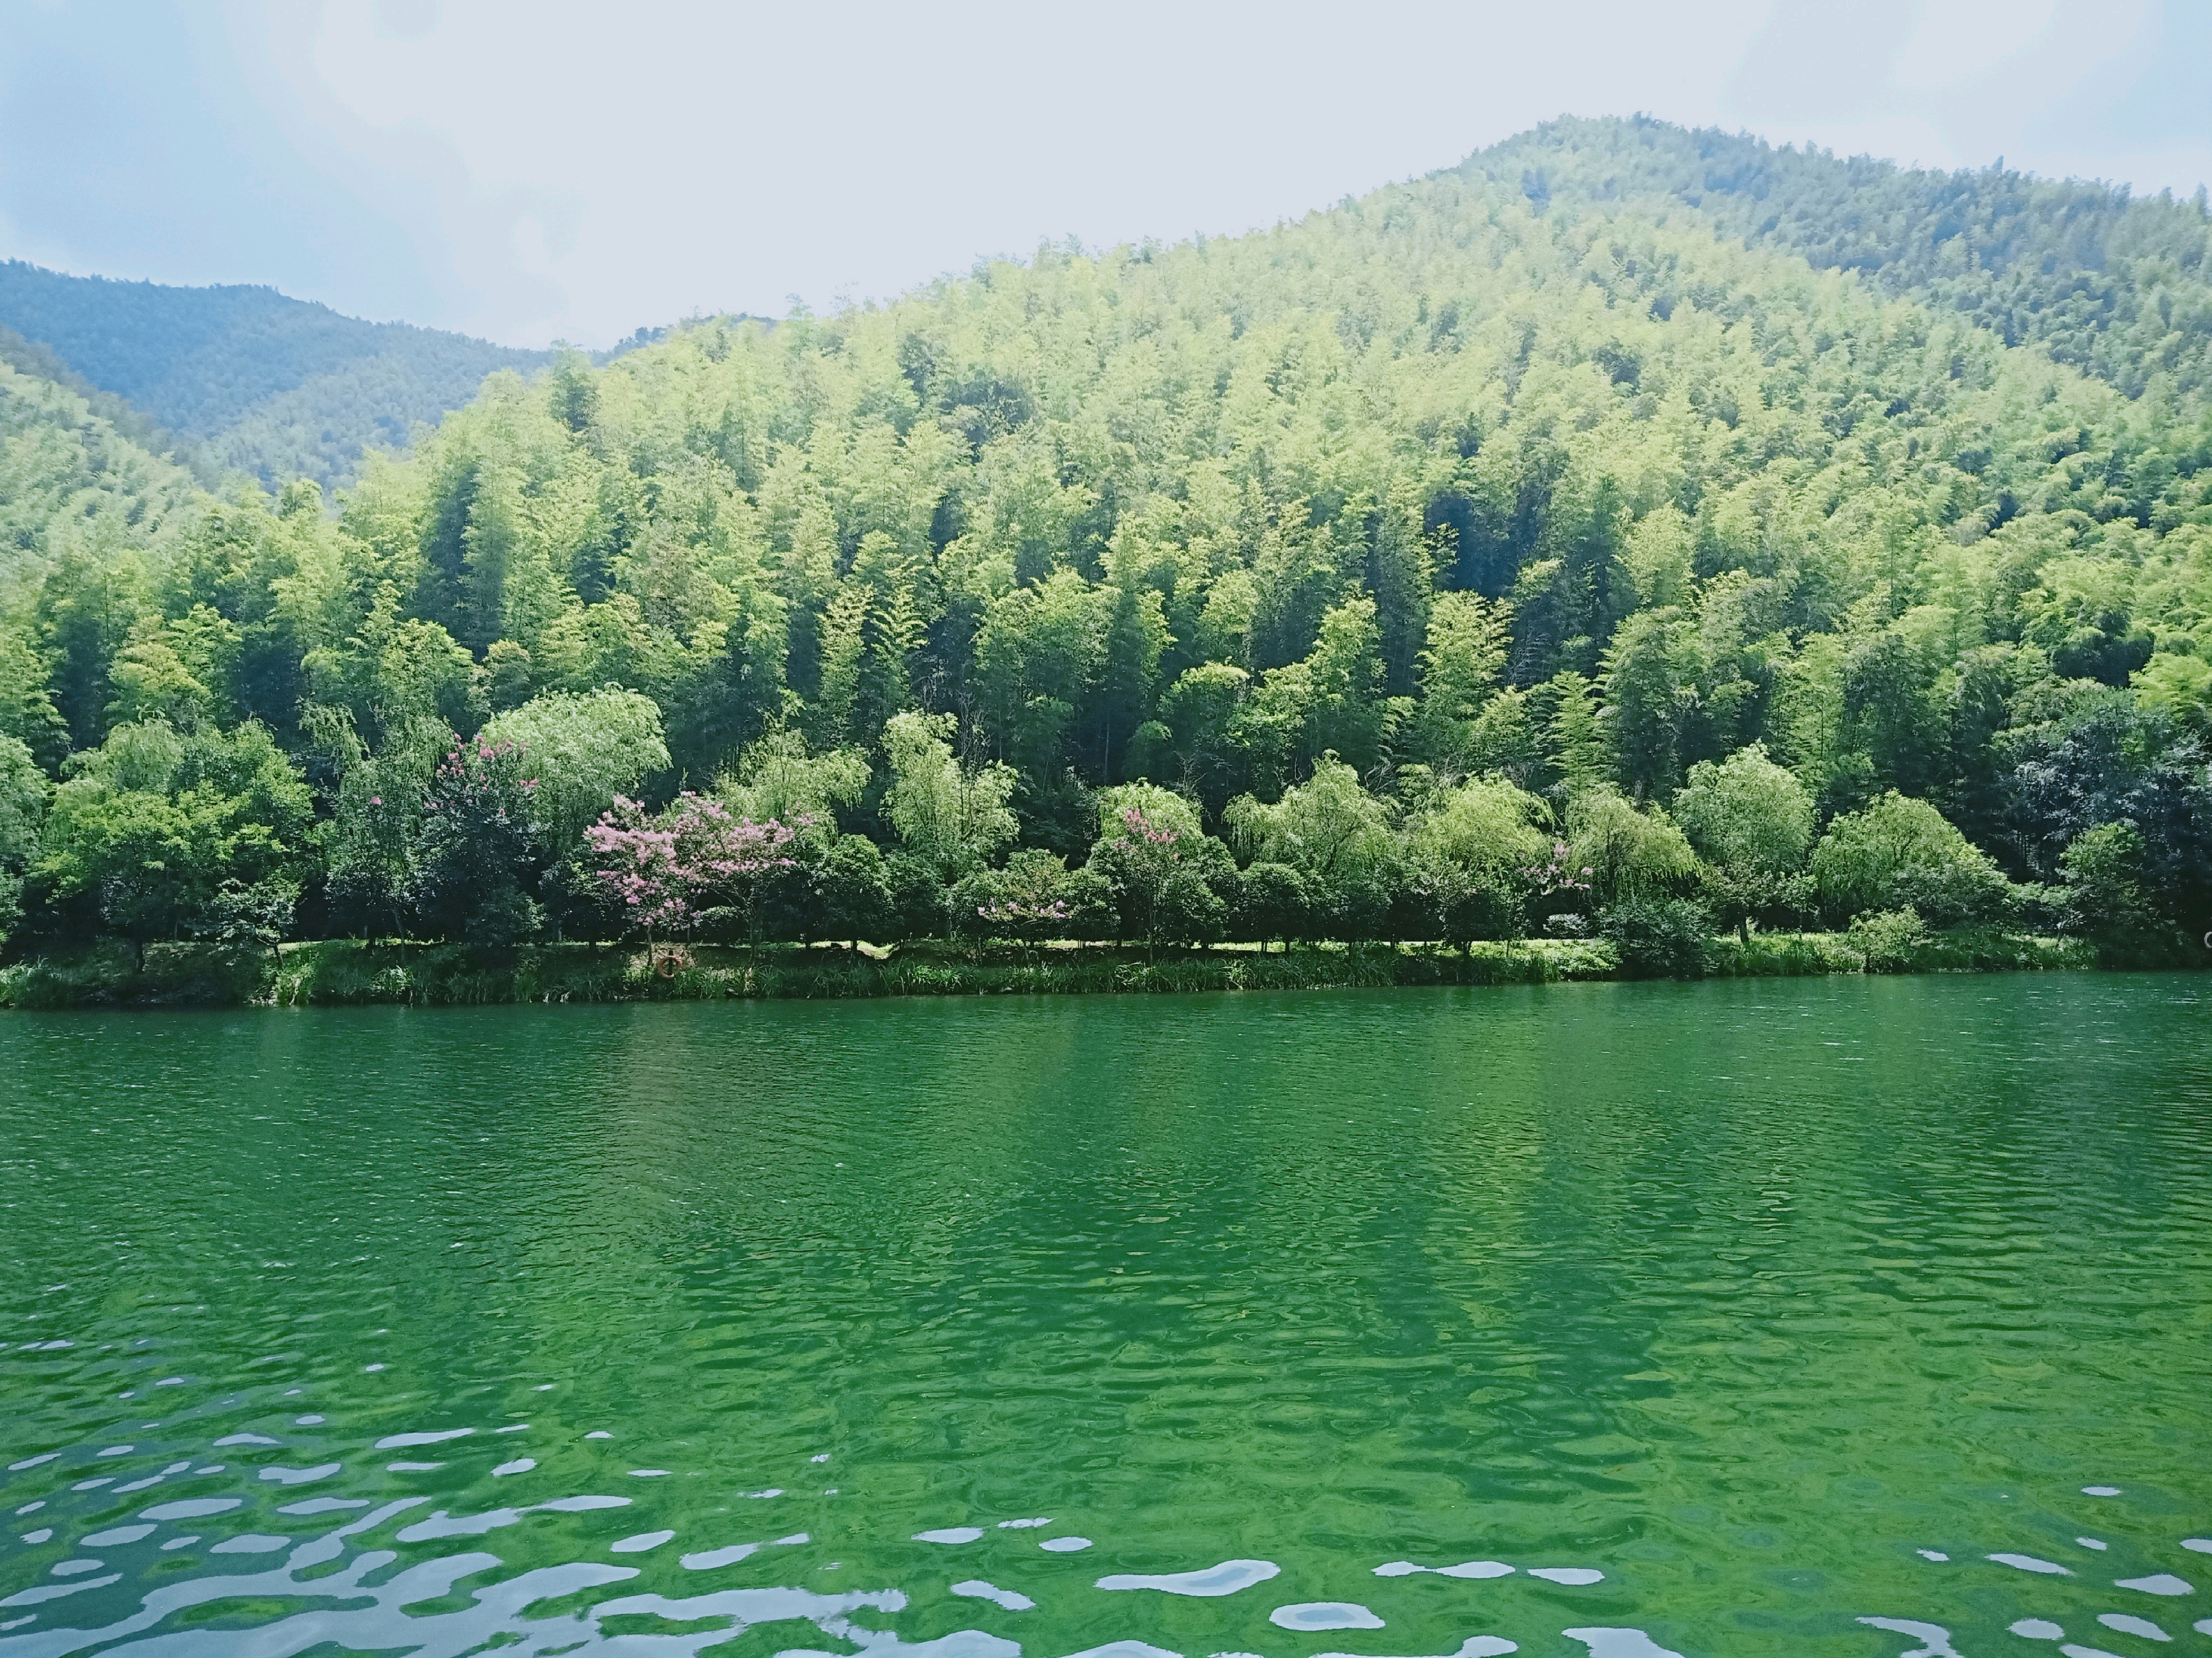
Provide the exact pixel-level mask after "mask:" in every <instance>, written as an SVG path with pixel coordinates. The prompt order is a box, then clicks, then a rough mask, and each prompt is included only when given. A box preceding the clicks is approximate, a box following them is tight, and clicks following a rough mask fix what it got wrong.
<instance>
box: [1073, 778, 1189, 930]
mask: <svg viewBox="0 0 2212 1658" xmlns="http://www.w3.org/2000/svg"><path fill="white" fill-rule="evenodd" d="M1103 827H1104V829H1105V833H1104V834H1103V835H1101V836H1100V838H1099V841H1098V844H1097V846H1096V847H1093V848H1092V849H1091V867H1092V868H1093V869H1095V870H1097V872H1099V873H1100V874H1102V875H1103V876H1104V877H1105V878H1106V879H1107V880H1108V882H1109V883H1110V884H1111V885H1112V888H1113V891H1114V896H1115V900H1116V908H1118V910H1119V912H1120V914H1121V921H1122V925H1123V926H1125V927H1133V929H1134V930H1135V931H1138V932H1142V933H1143V935H1144V938H1145V942H1146V950H1147V953H1156V952H1157V950H1158V944H1159V938H1160V935H1161V933H1162V932H1163V931H1164V926H1165V924H1166V922H1167V920H1168V908H1169V907H1168V904H1167V902H1166V900H1167V896H1168V893H1169V891H1170V888H1171V887H1172V886H1173V885H1174V884H1175V881H1176V877H1177V876H1178V875H1180V874H1181V873H1182V865H1183V858H1184V854H1185V853H1186V851H1187V850H1188V848H1187V847H1185V846H1184V845H1183V838H1184V837H1183V834H1182V830H1181V829H1177V828H1176V827H1175V826H1173V825H1172V824H1170V823H1163V822H1160V821H1158V819H1156V818H1155V817H1152V815H1151V814H1149V813H1147V812H1146V811H1145V810H1144V808H1143V807H1141V806H1136V805H1129V806H1124V807H1123V808H1122V809H1121V811H1120V812H1119V813H1117V814H1116V815H1115V818H1113V819H1109V821H1108V823H1106V824H1105V825H1104V826H1103Z"/></svg>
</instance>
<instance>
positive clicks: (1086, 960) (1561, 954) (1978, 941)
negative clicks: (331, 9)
mask: <svg viewBox="0 0 2212 1658" xmlns="http://www.w3.org/2000/svg"><path fill="white" fill-rule="evenodd" d="M2105 964H2107V963H2100V959H2099V957H2098V953H2097V951H2096V950H2095V948H2094V947H2093V945H2091V944H2087V942H2085V941H2083V940H2081V939H2073V938H2045V937H2040V936H2037V935H2033V934H2022V933H2011V932H1999V931H1995V930H1985V931H1974V932H1936V933H1926V934H1923V935H1920V936H1918V937H1917V938H1906V939H1885V938H1877V937H1869V936H1868V935H1866V934H1865V933H1863V932H1854V933H1754V934H1753V936H1752V938H1750V940H1749V941H1748V942H1745V941H1744V940H1741V939H1739V938H1735V937H1733V936H1728V937H1722V938H1711V939H1709V940H1707V941H1706V947H1705V962H1704V965H1703V972H1704V975H1705V976H1710V977H1714V978H1759V977H1804V976H1810V975H1820V974H1830V973H1866V972H1887V973H1936V972H1984V973H1990V972H2018V971H2038V970H2048V969H2087V968H2093V967H2097V966H2100V965H2105ZM2129 964H2130V965H2134V963H2129ZM1649 976H1652V975H1650V974H1648V973H1639V972H1636V971H1633V970H1624V969H1623V966H1622V963H1621V962H1620V956H1619V953H1618V952H1617V951H1616V950H1615V949H1614V947H1613V945H1612V944H1608V943H1607V942H1605V941H1604V940H1601V939H1553V938H1540V939H1528V940H1525V941H1520V942H1516V943H1511V944H1500V943H1483V944H1476V945H1474V948H1473V949H1472V950H1469V951H1468V952H1466V953H1464V954H1462V953H1461V952H1460V951H1458V950H1449V949H1444V948H1442V947H1439V946H1434V945H1427V944H1404V945H1397V946H1392V945H1389V944H1358V945H1352V946H1348V947H1347V946H1342V945H1328V944H1323V945H1312V946H1303V947H1300V948H1297V949H1293V950H1288V951H1275V950H1271V951H1267V952H1265V953H1262V952H1261V951H1259V950H1255V949H1252V948H1251V947H1249V946H1245V947H1241V948H1240V947H1236V946H1229V947H1216V948H1214V949H1212V950H1203V951H1195V950H1193V951H1182V950H1178V951H1176V952H1174V953H1172V954H1169V953H1163V954H1161V955H1160V956H1159V957H1158V958H1157V959H1147V957H1146V955H1145V953H1144V952H1143V951H1142V950H1137V949H1130V948H1125V949H1122V950H1114V949H1111V948H1109V947H1106V946H1103V945H1089V946H1057V947H1052V948H1047V949H1043V950H1020V949H1016V948H1012V947H1001V946H993V947H990V948H988V949H986V950H981V951H978V950H972V949H968V948H964V947H961V946H957V945H952V944H941V943H938V942H935V941H927V942H923V943H919V944H904V945H899V946H896V947H893V948H890V949H888V950H874V949H869V950H865V951H864V952H863V953H861V954H859V955H857V956H855V955H854V954H851V953H849V952H848V951H847V950H845V949H844V948H843V947H842V946H828V945H817V946H813V947H811V948H807V947H801V946H795V945H769V946H764V947H763V949H762V950H760V952H759V954H758V956H757V957H754V956H752V955H751V954H750V952H748V951H747V950H744V949H742V948H736V947H723V946H712V945H693V946H690V947H686V948H684V949H682V950H675V951H671V950H669V949H668V947H666V946H663V947H662V949H661V950H660V951H659V952H658V953H657V955H656V957H654V958H653V959H652V960H648V957H647V952H646V951H645V950H641V949H638V948H635V947H632V946H622V947H614V948H610V947H605V946H600V945H594V944H534V945H525V946H521V947H519V948H515V949H510V950H493V949H489V948H485V947H482V946H476V945H469V944H376V943H368V942H363V941H362V940H358V939H325V940H319V941H316V942H312V943H305V944H289V945H286V946H285V947H283V950H281V951H272V950H266V949H252V948H247V947H244V946H234V945H223V944H154V945H149V947H148V949H147V950H146V960H145V966H144V968H143V970H142V969H140V968H139V966H138V964H137V962H136V960H135V959H134V956H133V952H132V950H131V948H130V946H129V945H128V944H122V943H108V944H96V945H93V946H90V947H88V948H87V949H85V950H82V951H80V952H77V953H75V954H70V955H51V956H44V957H35V958H33V959H30V960H27V961H23V962H19V963H14V964H12V965H9V966H8V967H4V968H0V1007H11V1008H26V1009H28V1008H69V1007H195V1006H197V1007H226V1006H228V1007H240V1006H252V1005H262V1006H278V1007H306V1006H359V1005H369V1004H376V1003H386V1004H405V1005H419V1006H468V1005H492V1004H499V1003H513V1002H617V1001H720V1000H726V999H738V998H747V997H760V998H776V999H817V1000H833V999H858V998H866V997H879V996H966V995H1056V994H1082V993H1092V994H1097V993H1123V994H1127V993H1154V992H1189V991H1209V990H1211V991H1222V990H1306V989H1312V990H1319V989H1330V988H1347V987H1386V986H1393V985H1407V986H1410V985H1483V984H1542V983H1548V982H1553V981H1560V980H1602V979H1626V978H1637V977H1649Z"/></svg>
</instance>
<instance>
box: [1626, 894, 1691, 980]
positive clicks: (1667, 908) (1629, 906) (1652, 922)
mask: <svg viewBox="0 0 2212 1658" xmlns="http://www.w3.org/2000/svg"><path fill="white" fill-rule="evenodd" d="M1712 930H1713V921H1712V917H1711V915H1709V914H1706V912H1705V908H1704V907H1703V906H1702V905H1700V904H1697V903H1693V902H1691V901H1690V900H1689V899H1687V898H1624V899H1622V900H1621V901H1620V902H1619V903H1617V904H1613V905H1611V906H1609V907H1608V908H1605V909H1603V910H1601V911H1600V912H1599V914H1598V931H1599V932H1600V933H1601V934H1602V935H1603V937H1604V938H1606V939H1607V942H1608V943H1610V944H1612V945H1613V950H1614V951H1615V952H1616V953H1617V954H1618V955H1619V957H1620V971H1621V975H1622V976H1623V977H1624V978H1630V979H1701V978H1703V977H1704V976H1705V948H1706V941H1707V939H1708V938H1711V935H1712Z"/></svg>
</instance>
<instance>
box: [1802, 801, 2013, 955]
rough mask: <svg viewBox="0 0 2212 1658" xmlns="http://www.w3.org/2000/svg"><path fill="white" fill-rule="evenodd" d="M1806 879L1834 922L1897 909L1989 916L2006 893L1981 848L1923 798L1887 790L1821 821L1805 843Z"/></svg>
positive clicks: (1960, 918) (1949, 919)
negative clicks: (1824, 825)
mask: <svg viewBox="0 0 2212 1658" xmlns="http://www.w3.org/2000/svg"><path fill="white" fill-rule="evenodd" d="M1813 878H1814V882H1815V883H1816V884H1817V885H1818V888H1819V891H1820V905H1821V908H1823V909H1824V910H1826V912H1827V914H1828V917H1829V919H1830V920H1831V921H1832V922H1833V923H1836V924H1838V925H1840V924H1842V923H1843V922H1845V921H1848V920H1850V919H1851V918H1852V917H1854V916H1857V915H1865V914H1874V913H1875V912H1878V911H1888V910H1899V909H1911V910H1914V911H1916V912H1917V913H1918V914H1919V915H1920V916H1921V917H1922V918H1923V920H1926V921H1927V922H1928V923H1929V925H1931V926H1939V927H1940V926H1960V925H1961V924H1965V923H1972V922H1985V921H1994V920H1998V919H2000V918H2001V917H2002V915H2003V914H2005V912H2006V909H2007V908H2008V903H2009V902H2010V896H2011V895H2010V891H2009V887H2008V883H2007V882H2006V880H2005V878H2004V876H2003V874H2002V872H2000V871H1999V870H1998V868H1997V866H1996V864H1995V863H1994V862H1993V861H1992V860H1991V859H1990V856H1989V854H1988V853H1984V852H1982V851H1980V850H1979V849H1978V848H1977V847H1974V846H1972V844H1971V843H1970V842H1969V841H1967V840H1966V836H1965V835H1961V834H1960V833H1959V831H1958V830H1957V829H1954V827H1953V826H1952V825H1951V823H1949V821H1948V820H1947V819H1946V818H1945V817H1944V816H1943V814H1942V812H1940V811H1936V808H1935V807H1933V806H1931V805H1929V804H1928V803H1927V802H1926V801H1925V800H1914V799H1909V798H1907V797H1906V796H1905V795H1901V794H1899V793H1895V792H1892V793H1887V794H1885V795H1882V796H1881V797H1880V798H1879V799H1876V800H1875V801H1874V802H1873V804H1871V805H1869V806H1868V807H1867V808H1866V809H1865V810H1864V811H1855V812H1846V813H1845V814H1844V816H1842V817H1838V818H1837V819H1836V820H1835V822H1834V823H1831V824H1829V825H1828V831H1827V833H1826V835H1822V836H1821V837H1820V844H1819V845H1818V846H1817V847H1814V849H1813Z"/></svg>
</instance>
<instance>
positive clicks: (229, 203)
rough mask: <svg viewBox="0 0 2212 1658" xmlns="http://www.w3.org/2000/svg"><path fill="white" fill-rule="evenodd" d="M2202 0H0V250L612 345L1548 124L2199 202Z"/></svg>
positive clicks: (1178, 217)
mask: <svg viewBox="0 0 2212 1658" xmlns="http://www.w3.org/2000/svg"><path fill="white" fill-rule="evenodd" d="M2206 64H2212V0H2099V3H2098V4H2096V5H2094V6H2082V5H2080V4H2072V5H2067V6H2063V7H2062V6H2061V5H2060V4H2059V3H2058V0H1853V3H1850V4H1849V5H1837V4H1833V3H1798V0H1675V3H1672V4H1668V5H1664V6H1660V5H1654V4H1652V3H1650V0H1628V3H1623V0H1548V3H1541V4H1538V3H1530V0H1513V3H1493V0H1448V3H1422V0H1363V3H1360V4H1358V5H1353V4H1350V3H1338V4H1330V5H1322V4H1313V3H1307V0H1273V3H1270V4H1267V5H1264V6H1263V5H1259V4H1237V5H1231V4H1218V3H1210V0H1121V3H1117V4H1115V5H1113V6H1099V5H1090V6H1083V7H1076V6H1067V5H1060V6H1054V5H1048V4H1042V3H1038V0H1026V3H990V0H963V3H943V0H896V3H882V0H838V3H830V4H822V5H817V6H813V7H800V6H794V5H790V4H788V3H786V4H781V5H774V6H770V5H762V4H756V3H751V0H724V3H702V0H622V3H620V4H612V3H604V0H603V3H593V4H586V3H580V0H174V3H172V0H0V258H25V259H29V260H31V261H33V263H35V264H43V265H46V266H49V267H51V268H53V269H57V270H68V271H72V272H76V273H79V274H85V275H91V274H100V275H106V276H125V277H131V278H150V279H152V280H155V281H157V282H179V283H203V282H265V283H270V284H272V285H274V286H275V287H276V288H281V289H283V291H284V292H285V293H287V294H290V295H295V296H297V297H300V298H303V299H312V300H319V301H323V302H325V303H326V304H328V305H331V306H332V307H335V308H337V310H340V311H343V312H346V313H349V314H352V315H356V316H364V317H369V318H373V319H377V320H380V321H381V320H404V321H408V322H416V323H422V324H424V325H430V326H434V327H440V328H451V329H457V330H459V331H464V332H466V333H471V334H477V335H481V336H483V337H487V338H490V339H494V340H497V341H500V342H501V343H506V344H512V345H526V346H540V345H544V344H547V343H550V342H552V341H554V340H556V339H565V340H568V341H570V342H573V343H577V344H581V345H587V346H594V347H597V346H605V345H607V344H610V343H612V342H613V341H614V340H615V339H617V337H621V336H623V335H625V334H628V333H629V331H631V330H633V329H635V328H637V327H639V326H642V325H659V324H661V323H665V322H669V321H671V320H674V319H678V318H680V317H684V316H688V315H694V314H699V313H713V312H722V311H745V312H751V313H755V314H761V315H772V316H780V315H782V314H784V313H787V311H788V310H789V309H790V308H791V306H792V304H793V301H794V300H796V301H799V302H800V303H804V304H805V305H807V306H810V307H812V308H814V309H815V310H817V311H823V310H828V309H830V308H833V307H836V306H837V305H839V304H841V303H846V302H850V301H865V300H867V299H870V298H888V297H890V296H891V295H896V294H897V293H900V292H902V291H903V290H904V289H906V288H910V287H912V286H914V285H915V284H916V283H919V282H927V281H928V280H930V279H932V278H933V277H935V276H940V275H943V274H945V273H947V272H951V271H959V270H966V269H968V268H969V267H970V266H971V265H972V264H974V263H975V261H976V260H977V259H978V258H987V257H990V256H994V255H1009V254H1010V255H1013V256H1016V257H1021V256H1024V255H1026V254H1027V253H1028V252H1030V250H1032V249H1034V248H1035V247H1036V245H1037V244H1038V243H1039V241H1041V240H1045V239H1048V238H1049V239H1053V240H1059V239H1063V238H1066V237H1067V236H1070V235H1073V236H1077V237H1079V238H1080V239H1081V240H1083V241H1084V242H1085V244H1086V245H1090V246H1111V245H1113V244H1115V243H1116V242H1120V241H1124V240H1141V239H1143V238H1145V237H1147V236H1155V237H1158V238H1160V239H1162V240H1179V239H1181V238H1183V237H1187V236H1189V235H1191V234H1195V233H1204V234H1235V233H1237V232H1238V231H1241V230H1245V229H1249V228H1253V227H1255V226H1261V225H1267V224H1271V223H1273V222H1277V221H1278V220H1280V219H1284V218H1291V217H1296V216H1298V215H1300V214H1303V213H1304V212H1306V211H1309V210H1312V209H1315V208H1317V207H1322V206H1326V205H1328V203H1332V202H1334V201H1336V200H1338V199H1340V198H1341V197H1344V196H1346V195H1347V194H1356V193H1359V192H1363V191H1368V190H1371V189H1373V188H1375V187H1376V186H1377V185H1383V184H1386V183H1389V182H1390V181H1392V180H1395V179H1405V178H1409V177H1415V176H1419V174H1422V173H1428V172H1431V171H1434V170H1436V169H1437V168H1440V167H1449V166H1450V165H1452V164H1453V163H1455V162H1456V161H1460V160H1461V159H1462V158H1463V157H1464V156H1465V155H1468V153H1469V152H1470V151H1473V150H1474V149H1480V148H1481V147H1483V146H1485V145H1487V144H1491V143H1497V142H1498V141H1499V140H1501V139H1504V138H1506V137H1510V136H1512V135H1513V134H1514V133H1516V132H1519V131H1524V130H1526V129H1527V128H1528V127H1530V126H1533V125H1535V124H1536V123H1537V122H1539V121H1542V120H1546V119H1548V118H1552V117H1553V116H1557V115H1560V114H1576V115H1589V116H1595V115H1608V114H1614V115H1626V114H1632V113H1637V112H1645V113H1649V114H1652V115H1656V116H1658V117H1661V118H1665V119H1668V120H1673V121H1679V122H1682V123H1685V124H1686V125H1718V126H1722V127H1724V128H1727V129H1729V130H1730V131H1735V130H1740V129H1741V130H1747V131H1753V132H1755V133H1758V134H1759V135H1761V136H1762V137H1766V138H1769V139H1771V140H1772V141H1773V142H1775V143H1799V144H1804V143H1817V144H1821V145H1825V146H1827V147H1829V148H1831V149H1834V150H1836V151H1838V153H1840V154H1857V153H1861V152H1864V153H1869V154H1873V155H1881V156H1885V157H1888V158H1890V159H1893V160H1896V161H1904V162H1907V163H1917V164H1920V165H1923V166H1929V167H1979V166H1984V165H1986V164H1988V163H1990V162H1991V161H1996V159H1997V158H1998V157H2000V156H2002V158H2003V159H2004V160H2005V161H2006V162H2007V164H2008V165H2010V166H2013V167H2024V168H2027V169H2028V170H2030V171H2033V172H2036V173H2043V174H2045V175H2050V176H2057V177H2065V176H2075V177H2092V178H2103V179H2112V180H2114V181H2118V182H2125V183H2127V184H2130V185H2133V186H2134V187H2135V188H2136V190H2138V191H2150V192H2154V191H2158V190H2160V189H2161V188H2171V189H2172V190H2174V191H2176V192H2177V193H2180V194H2185V193H2189V192H2191V191H2195V190H2196V189H2197V186H2198V185H2200V184H2203V183H2205V182H2206V181H2208V180H2212V76H2207V75H2206V74H2205V72H2204V66H2205V65H2206Z"/></svg>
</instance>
